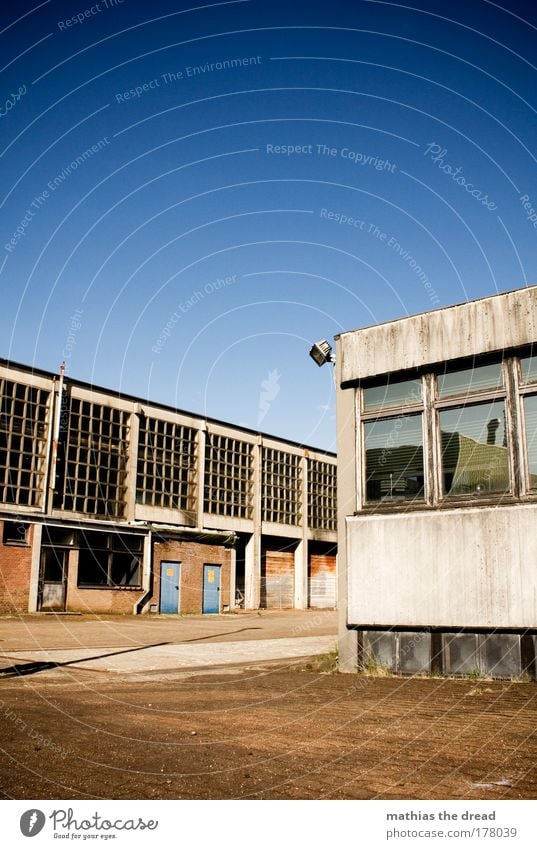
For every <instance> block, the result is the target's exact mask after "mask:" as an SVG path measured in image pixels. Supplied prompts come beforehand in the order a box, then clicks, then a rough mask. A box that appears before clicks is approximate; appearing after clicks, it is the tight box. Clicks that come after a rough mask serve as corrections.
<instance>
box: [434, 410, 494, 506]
mask: <svg viewBox="0 0 537 849" xmlns="http://www.w3.org/2000/svg"><path fill="white" fill-rule="evenodd" d="M439 417H440V434H441V453H442V491H443V493H444V494H445V495H465V494H471V495H484V494H486V493H488V492H507V491H508V490H509V457H508V453H507V434H506V428H505V404H504V402H503V401H495V402H492V403H486V404H470V405H468V406H464V407H462V406H461V407H452V408H451V409H449V410H443V411H441V412H440V414H439Z"/></svg>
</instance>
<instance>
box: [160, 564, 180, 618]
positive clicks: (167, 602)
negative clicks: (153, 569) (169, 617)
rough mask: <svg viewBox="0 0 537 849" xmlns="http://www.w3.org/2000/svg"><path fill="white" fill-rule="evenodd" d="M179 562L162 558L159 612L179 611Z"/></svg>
mask: <svg viewBox="0 0 537 849" xmlns="http://www.w3.org/2000/svg"><path fill="white" fill-rule="evenodd" d="M179 568H180V564H179V563H174V562H172V561H170V560H163V561H162V562H161V564H160V612H161V613H179Z"/></svg>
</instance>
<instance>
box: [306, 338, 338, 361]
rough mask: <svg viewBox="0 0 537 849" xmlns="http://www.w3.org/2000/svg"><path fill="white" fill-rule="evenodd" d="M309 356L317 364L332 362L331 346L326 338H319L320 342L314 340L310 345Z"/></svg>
mask: <svg viewBox="0 0 537 849" xmlns="http://www.w3.org/2000/svg"><path fill="white" fill-rule="evenodd" d="M310 357H311V358H312V360H314V361H315V362H316V363H317V365H318V366H324V365H325V363H333V362H334V360H333V359H332V346H331V345H330V344H329V343H328V342H327V341H326V339H321V341H320V342H315V344H314V345H313V346H312V348H311V351H310Z"/></svg>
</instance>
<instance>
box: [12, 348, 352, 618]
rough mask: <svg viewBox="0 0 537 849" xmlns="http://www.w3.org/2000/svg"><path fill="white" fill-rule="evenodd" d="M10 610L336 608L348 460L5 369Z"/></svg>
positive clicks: (77, 384) (54, 379) (43, 376)
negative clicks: (341, 491) (340, 466)
mask: <svg viewBox="0 0 537 849" xmlns="http://www.w3.org/2000/svg"><path fill="white" fill-rule="evenodd" d="M0 396H1V417H0V533H1V545H0V611H2V612H8V611H9V612H24V611H38V610H44V611H46V610H50V611H51V610H55V611H62V610H73V611H83V612H84V611H88V612H98V613H107V612H113V613H133V612H134V613H143V612H151V611H155V612H161V613H178V612H180V613H199V612H205V613H218V612H222V611H225V610H229V609H232V608H234V607H235V606H236V605H237V604H240V605H241V606H244V607H246V608H258V607H267V608H269V607H277V608H285V607H297V608H306V607H308V606H310V607H335V604H336V555H335V551H336V548H335V543H336V510H335V499H336V459H335V456H334V455H333V454H329V453H326V452H323V451H318V450H315V449H313V448H305V447H304V446H302V445H298V444H296V443H293V442H288V441H285V440H283V439H279V438H275V437H270V436H267V435H265V434H260V433H256V432H254V431H251V430H247V429H245V428H239V427H235V426H233V425H230V424H225V423H223V422H218V421H214V420H208V419H206V418H203V417H200V416H196V415H194V414H190V413H186V412H182V411H178V410H176V409H175V408H172V407H166V406H163V405H159V404H154V403H151V402H149V401H145V400H142V399H140V398H132V397H127V396H125V395H118V394H116V393H113V392H111V391H110V390H107V389H101V388H98V387H95V386H90V385H88V384H84V383H81V382H78V381H75V380H72V379H71V378H70V377H69V378H67V377H64V375H63V374H60V375H54V374H50V373H48V372H43V371H36V370H34V369H30V368H27V367H25V366H22V365H15V364H10V363H7V362H5V361H1V362H0Z"/></svg>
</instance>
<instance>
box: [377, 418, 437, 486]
mask: <svg viewBox="0 0 537 849" xmlns="http://www.w3.org/2000/svg"><path fill="white" fill-rule="evenodd" d="M364 430H365V449H366V450H365V463H366V498H367V500H368V501H392V500H397V499H413V498H423V493H424V477H423V436H422V427H421V414H419V413H417V414H415V415H412V416H398V418H392V419H382V420H381V421H375V422H366V423H365V425H364Z"/></svg>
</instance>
